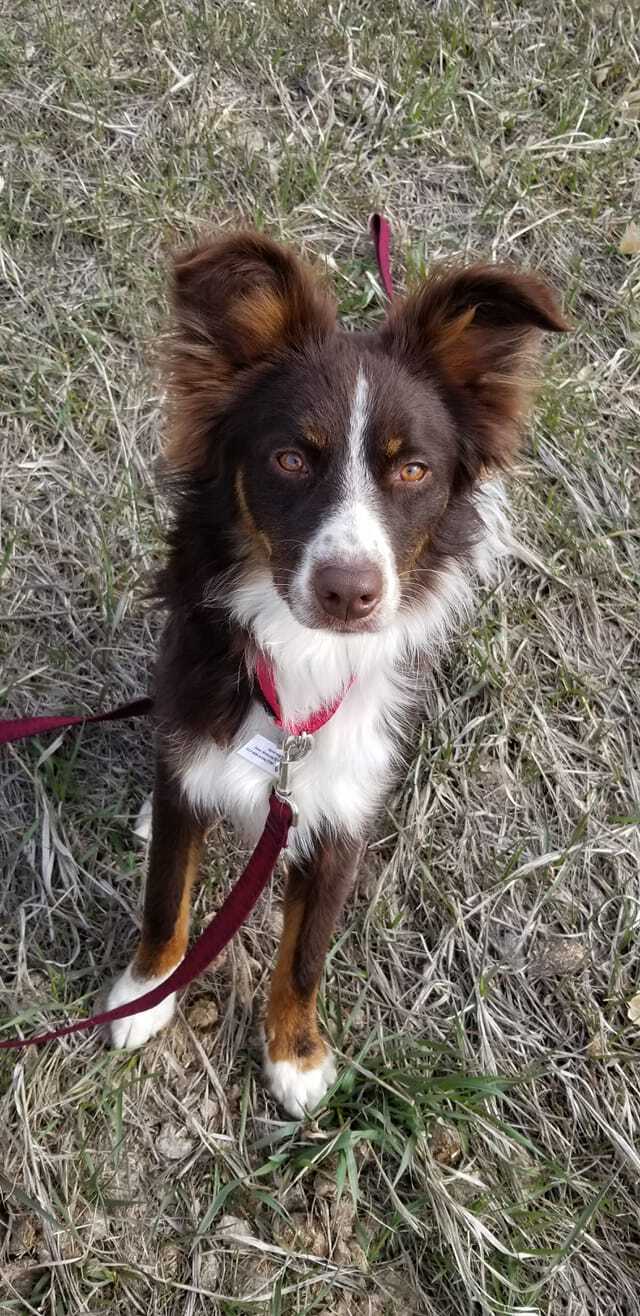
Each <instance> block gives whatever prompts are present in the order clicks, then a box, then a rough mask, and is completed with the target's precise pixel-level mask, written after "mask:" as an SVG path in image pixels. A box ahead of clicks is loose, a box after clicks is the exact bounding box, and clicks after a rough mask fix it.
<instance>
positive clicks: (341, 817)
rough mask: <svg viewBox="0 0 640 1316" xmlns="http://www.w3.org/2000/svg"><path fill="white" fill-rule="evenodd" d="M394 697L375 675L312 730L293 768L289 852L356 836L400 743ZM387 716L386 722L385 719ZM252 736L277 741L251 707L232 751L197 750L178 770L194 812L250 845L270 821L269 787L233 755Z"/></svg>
mask: <svg viewBox="0 0 640 1316" xmlns="http://www.w3.org/2000/svg"><path fill="white" fill-rule="evenodd" d="M397 698H398V692H397V690H396V689H394V683H393V681H392V680H390V679H389V677H388V676H387V675H386V674H384V673H380V674H379V676H378V678H377V679H376V680H375V682H374V686H373V688H372V685H371V683H367V685H366V687H365V686H364V685H363V684H362V683H359V682H358V681H356V682H355V683H354V684H353V685H352V687H351V689H350V690H348V692H347V694H346V695H345V697H344V701H343V703H342V704H341V706H340V708H339V709H338V710H337V712H336V713H335V714H334V716H333V717H332V718H331V720H330V721H329V722H328V723H327V724H326V725H325V726H324V727H322V728H321V729H320V731H317V732H316V734H315V736H314V744H313V749H312V750H311V753H310V754H309V756H308V758H306V759H305V760H304V761H303V762H301V763H297V764H296V765H295V767H294V769H293V795H294V799H295V802H296V805H297V807H298V811H299V823H298V826H297V827H296V829H295V831H293V832H292V833H291V840H290V849H291V851H292V852H293V853H296V854H302V853H305V852H308V851H309V850H310V848H311V846H312V842H313V836H314V835H317V834H318V833H319V832H320V831H322V832H327V831H329V832H331V833H334V834H335V833H340V834H346V835H349V836H353V837H358V836H359V835H361V834H362V832H363V830H364V828H365V826H366V824H367V823H368V822H369V821H370V819H371V818H372V817H373V816H374V815H375V813H376V812H377V810H378V808H379V806H380V803H381V801H382V799H383V798H384V795H385V793H386V791H387V789H388V786H389V782H390V779H391V774H392V769H393V764H394V757H395V755H396V754H397V736H394V733H393V729H392V720H393V711H394V708H395V704H396V702H397ZM389 713H391V718H390V717H389ZM255 735H263V736H266V737H267V738H270V739H274V740H276V739H277V738H278V732H277V730H276V728H275V725H274V721H273V718H272V717H271V716H270V715H269V714H268V713H267V712H266V710H265V709H264V708H262V707H261V705H259V704H258V703H257V702H254V703H252V705H251V708H250V711H249V713H248V716H247V717H246V719H245V721H244V722H243V724H242V726H241V728H240V730H239V732H238V734H237V736H236V738H235V740H234V742H233V744H232V745H231V746H229V747H227V748H224V749H223V748H220V747H218V746H216V745H214V744H212V743H211V742H209V743H208V744H203V743H201V744H200V745H198V746H196V747H195V748H194V750H193V751H192V753H191V756H190V759H189V761H188V762H187V763H185V764H184V765H183V767H182V772H181V787H182V790H183V792H184V794H185V795H186V797H187V799H188V800H189V802H190V804H191V805H192V807H194V808H196V809H198V810H202V811H203V812H205V813H207V814H210V813H212V812H213V811H219V812H220V813H222V814H223V815H224V816H225V817H226V818H228V819H229V820H230V822H232V823H233V825H234V827H235V828H236V829H237V830H238V832H239V833H240V834H241V835H242V836H243V837H244V838H245V839H246V840H247V842H248V843H250V844H253V843H255V841H256V840H257V838H258V836H259V835H260V832H261V831H262V828H263V826H264V822H265V819H266V816H267V808H268V800H269V792H270V790H271V785H272V781H271V778H270V777H269V776H268V774H267V773H265V772H264V771H263V769H262V768H260V767H257V766H255V765H254V764H253V763H250V762H247V760H246V759H244V758H242V757H241V756H240V755H239V754H238V749H240V748H241V747H242V746H243V745H245V744H246V743H247V741H249V740H251V738H252V737H253V736H255Z"/></svg>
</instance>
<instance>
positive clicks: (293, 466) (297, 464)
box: [276, 448, 307, 475]
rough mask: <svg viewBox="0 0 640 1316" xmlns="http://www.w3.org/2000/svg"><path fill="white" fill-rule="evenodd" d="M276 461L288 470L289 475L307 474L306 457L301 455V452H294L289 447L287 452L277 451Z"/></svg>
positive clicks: (283, 468) (284, 469)
mask: <svg viewBox="0 0 640 1316" xmlns="http://www.w3.org/2000/svg"><path fill="white" fill-rule="evenodd" d="M276 461H277V463H278V466H279V467H280V468H281V469H282V470H283V471H286V472H287V475H305V474H306V470H307V467H306V464H305V461H304V458H303V457H301V456H300V453H299V452H294V451H293V450H292V449H291V448H287V449H286V451H285V452H277V453H276Z"/></svg>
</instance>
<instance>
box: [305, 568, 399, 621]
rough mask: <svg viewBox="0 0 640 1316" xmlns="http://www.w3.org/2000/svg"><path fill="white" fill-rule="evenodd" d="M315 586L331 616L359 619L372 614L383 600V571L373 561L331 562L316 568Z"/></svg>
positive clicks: (321, 601)
mask: <svg viewBox="0 0 640 1316" xmlns="http://www.w3.org/2000/svg"><path fill="white" fill-rule="evenodd" d="M313 588H314V590H315V595H316V598H317V600H318V602H319V604H320V606H321V608H322V610H323V612H326V613H327V615H328V616H329V617H338V618H339V619H340V621H359V620H360V619H361V618H362V617H368V616H369V613H371V612H373V610H374V608H375V607H376V606H377V604H378V603H379V602H380V597H381V595H382V572H381V571H380V569H379V567H376V566H374V565H373V563H372V562H354V563H350V564H349V566H344V567H340V566H336V565H335V564H334V563H328V564H327V565H326V566H323V567H316V570H315V572H314V576H313Z"/></svg>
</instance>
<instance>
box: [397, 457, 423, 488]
mask: <svg viewBox="0 0 640 1316" xmlns="http://www.w3.org/2000/svg"><path fill="white" fill-rule="evenodd" d="M430 474H431V471H430V470H429V467H428V466H426V465H425V463H424V462H407V464H406V466H401V467H400V470H399V471H398V476H399V478H400V479H401V480H402V482H403V484H417V483H418V481H419V480H424V479H426V477H427V475H430Z"/></svg>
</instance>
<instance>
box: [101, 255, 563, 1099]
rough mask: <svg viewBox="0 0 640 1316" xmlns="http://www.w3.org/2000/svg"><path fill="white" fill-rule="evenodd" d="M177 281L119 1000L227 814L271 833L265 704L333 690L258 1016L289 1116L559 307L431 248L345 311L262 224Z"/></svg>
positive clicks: (144, 977)
mask: <svg viewBox="0 0 640 1316" xmlns="http://www.w3.org/2000/svg"><path fill="white" fill-rule="evenodd" d="M172 300H173V328H172V332H171V334H170V335H169V344H168V351H167V370H166V391H167V397H168V441H167V446H166V453H165V462H166V468H167V472H168V476H169V485H168V487H169V491H170V496H171V498H172V501H173V509H174V511H173V521H172V525H171V529H170V532H169V536H168V555H167V561H166V565H165V567H164V569H163V570H162V572H161V575H160V583H159V595H160V598H161V600H162V603H163V604H164V606H165V607H166V613H167V621H166V627H165V630H164V634H163V638H162V641H161V644H160V650H159V655H158V662H157V671H156V695H155V708H156V718H157V751H156V769H155V785H154V794H153V807H152V829H151V843H150V854H149V866H148V874H147V881H146V893H145V904H144V916H143V927H142V935H141V940H140V944H139V946H138V949H137V951H136V954H135V957H134V959H133V961H132V963H131V964H130V965H129V967H128V968H127V969H126V971H125V972H124V973H123V975H122V976H121V977H120V978H119V979H118V980H117V982H116V983H115V985H114V986H113V988H112V989H111V993H110V996H109V1000H108V1006H109V1008H111V1007H113V1006H116V1005H119V1004H121V1003H122V1002H123V1001H126V1000H131V999H134V998H135V997H136V996H139V995H141V994H142V993H143V992H145V991H147V990H149V988H150V987H152V986H155V985H156V984H157V983H159V982H162V981H163V980H164V979H165V978H166V977H167V976H168V975H169V973H170V972H171V971H172V970H173V969H174V968H175V966H176V965H177V964H178V963H179V962H180V960H181V959H182V957H183V955H184V953H185V949H186V945H187V937H188V923H189V893H190V889H191V886H192V884H193V881H194V879H195V877H196V873H197V869H198V862H199V856H200V851H201V847H202V843H203V839H204V836H205V831H206V829H207V827H208V825H209V824H210V822H211V820H212V819H213V818H214V816H216V815H218V814H222V815H224V816H225V817H226V818H228V819H229V820H230V821H231V822H232V823H233V824H234V826H235V827H236V828H237V829H238V831H239V833H240V834H241V836H242V837H243V838H244V839H245V840H246V841H247V842H248V843H249V844H254V843H255V842H256V840H257V838H258V837H259V835H260V833H261V831H262V828H263V825H264V822H265V819H266V815H267V808H268V798H269V793H270V790H271V787H272V777H271V776H270V774H269V772H268V771H265V770H264V764H260V763H259V762H256V761H255V753H254V755H253V757H252V754H251V749H250V747H251V746H252V745H253V746H254V749H255V746H256V744H259V745H261V746H262V747H263V748H264V742H269V744H270V745H272V746H273V745H275V746H277V744H278V741H279V740H280V739H281V733H280V732H279V730H278V728H277V726H276V712H278V713H279V714H280V715H281V720H282V722H283V724H284V725H285V727H291V726H293V725H295V724H297V725H311V724H315V723H314V719H315V720H316V721H317V715H318V713H319V712H320V713H322V716H323V718H324V719H325V720H324V724H323V725H321V726H320V729H318V730H317V731H316V734H315V736H314V743H313V748H312V750H311V752H310V753H309V755H308V756H307V757H306V758H305V759H304V761H301V762H299V763H297V764H296V765H295V767H294V770H293V790H294V796H295V801H296V804H297V807H298V810H299V819H298V822H297V825H296V827H295V829H294V830H293V831H292V832H291V833H290V843H289V849H288V877H287V887H286V895H285V905H284V925H283V931H282V937H281V942H280V947H279V952H278V956H277V962H276V965H275V970H274V974H273V979H272V984H271V991H270V997H269V1001H268V1006H267V1011H266V1020H265V1030H264V1067H265V1075H266V1081H267V1084H268V1087H269V1088H270V1090H271V1092H272V1094H273V1095H274V1097H275V1098H276V1099H277V1101H278V1102H279V1103H280V1104H281V1105H282V1106H283V1107H284V1109H285V1110H286V1111H287V1112H289V1114H291V1115H293V1116H295V1117H300V1116H302V1115H303V1114H304V1113H305V1112H306V1111H308V1110H309V1109H312V1108H314V1107H315V1106H316V1105H317V1104H318V1102H319V1101H320V1100H321V1099H322V1097H323V1096H324V1094H325V1093H326V1091H327V1089H328V1087H329V1086H330V1085H331V1084H332V1083H333V1082H334V1081H335V1077H336V1070H335V1065H334V1061H333V1058H332V1054H331V1051H330V1049H329V1046H328V1044H327V1042H326V1041H325V1039H324V1038H323V1036H322V1035H321V1033H320V1031H319V1028H318V1023H317V1019H316V997H317V993H318V986H319V982H320V978H321V974H322V970H323V965H324V959H325V955H326V952H327V949H328V946H329V942H330V938H331V935H332V932H333V929H334V926H335V924H336V920H337V919H338V917H339V915H340V914H341V911H342V909H343V906H344V904H345V901H346V900H347V897H348V895H349V893H350V891H351V889H352V887H353V884H354V880H355V876H356V871H357V867H358V861H359V858H360V855H361V853H362V850H363V847H364V845H365V844H366V841H367V837H368V835H369V833H370V829H371V828H372V826H373V824H374V822H375V819H376V816H377V815H378V814H379V812H380V810H381V807H382V805H383V803H384V800H385V796H386V794H387V792H388V791H389V789H390V786H391V785H392V783H393V780H394V774H396V773H397V771H398V768H399V765H400V764H401V762H402V755H403V746H405V744H406V740H407V736H409V735H410V733H411V728H412V725H413V724H414V723H415V720H416V719H417V718H418V717H419V713H420V706H421V698H423V697H424V680H425V677H424V675H423V673H424V672H426V671H428V669H429V665H430V663H431V662H432V661H433V659H434V655H435V654H436V652H437V651H439V650H440V649H441V647H442V645H443V643H444V642H445V641H446V639H447V636H449V635H450V634H451V633H452V631H453V629H454V627H455V625H456V624H457V622H458V621H459V619H460V618H462V617H463V616H464V615H465V614H467V613H468V612H469V609H470V607H471V606H472V603H473V598H474V591H475V586H476V582H477V581H478V580H479V579H481V578H482V576H483V575H484V574H486V572H487V570H488V569H489V568H490V566H491V563H492V562H493V561H494V560H495V558H496V556H497V555H498V554H499V553H500V552H501V551H503V548H504V541H505V531H504V524H505V523H504V504H503V494H502V486H501V483H500V476H501V473H502V472H503V471H504V470H505V469H507V468H508V467H509V466H510V464H511V463H512V461H513V458H514V456H515V454H516V452H517V449H518V443H519V437H520V433H521V428H522V421H523V417H524V416H525V414H526V411H527V408H528V405H529V401H530V396H531V384H532V377H533V375H534V374H535V370H534V369H532V367H534V366H535V360H536V357H537V348H538V345H539V342H540V339H541V336H542V334H543V333H545V332H552V333H560V332H563V331H565V330H566V329H567V328H568V326H567V324H566V322H565V320H564V318H563V315H562V313H561V311H560V309H559V306H558V304H557V300H556V298H555V296H554V294H553V293H552V291H551V290H550V288H549V287H548V286H547V285H546V283H545V282H543V281H542V279H540V278H539V277H537V276H536V275H534V274H531V273H518V272H515V271H513V270H512V269H510V268H507V267H501V266H497V265H474V266H471V267H467V268H464V267H461V268H453V269H445V270H440V271H436V272H435V273H434V274H432V275H431V276H430V277H428V278H427V279H426V280H425V281H424V282H423V283H422V285H421V286H420V287H419V288H418V290H417V291H416V292H414V293H413V294H412V295H410V296H408V297H407V298H406V299H397V300H394V301H393V302H392V303H391V305H390V309H389V312H388V315H387V317H386V319H385V320H384V323H382V324H381V325H380V326H379V327H376V328H374V329H372V330H371V331H370V332H353V331H351V332H349V331H346V330H344V329H343V328H341V327H339V325H338V323H337V320H336V305H335V301H334V299H333V297H332V295H331V293H330V291H329V290H328V289H327V288H326V286H325V285H324V283H323V281H322V279H320V278H319V277H318V275H317V274H316V273H314V272H313V271H312V270H311V269H310V268H309V267H307V265H305V264H304V263H303V262H302V261H301V260H300V259H299V258H298V257H297V255H295V254H294V253H292V252H291V251H290V250H288V249H286V248H283V247H282V246H280V245H278V244H276V243H275V242H273V241H272V240H271V239H269V238H268V237H266V236H264V235H262V234H260V233H257V232H252V231H240V232H235V233H232V234H230V235H229V234H227V235H223V236H214V237H212V238H210V237H206V238H204V239H203V240H202V241H201V242H200V243H199V245H197V246H195V247H193V248H191V249H190V250H187V251H184V252H181V253H179V254H178V255H177V256H176V258H175V261H174V268H173V288H172ZM274 700H275V701H277V702H276V704H275V707H274ZM256 738H258V739H256ZM260 738H262V739H261V740H260ZM247 747H249V750H248V752H247ZM174 1008H175V997H170V998H169V999H167V1000H166V1001H164V1002H163V1003H162V1004H161V1005H159V1006H157V1007H156V1008H155V1009H151V1010H149V1011H147V1012H146V1013H143V1014H140V1015H137V1016H133V1018H130V1019H127V1020H122V1021H119V1022H118V1023H116V1024H115V1025H112V1041H113V1043H114V1044H115V1045H116V1046H118V1047H125V1048H129V1047H137V1046H140V1045H141V1044H143V1043H144V1042H146V1041H147V1039H148V1038H150V1037H151V1036H153V1035H154V1034H155V1033H157V1032H158V1030H159V1029H161V1028H162V1027H164V1026H165V1025H166V1024H167V1023H168V1022H169V1020H170V1019H171V1017H172V1015H173V1012H174Z"/></svg>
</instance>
